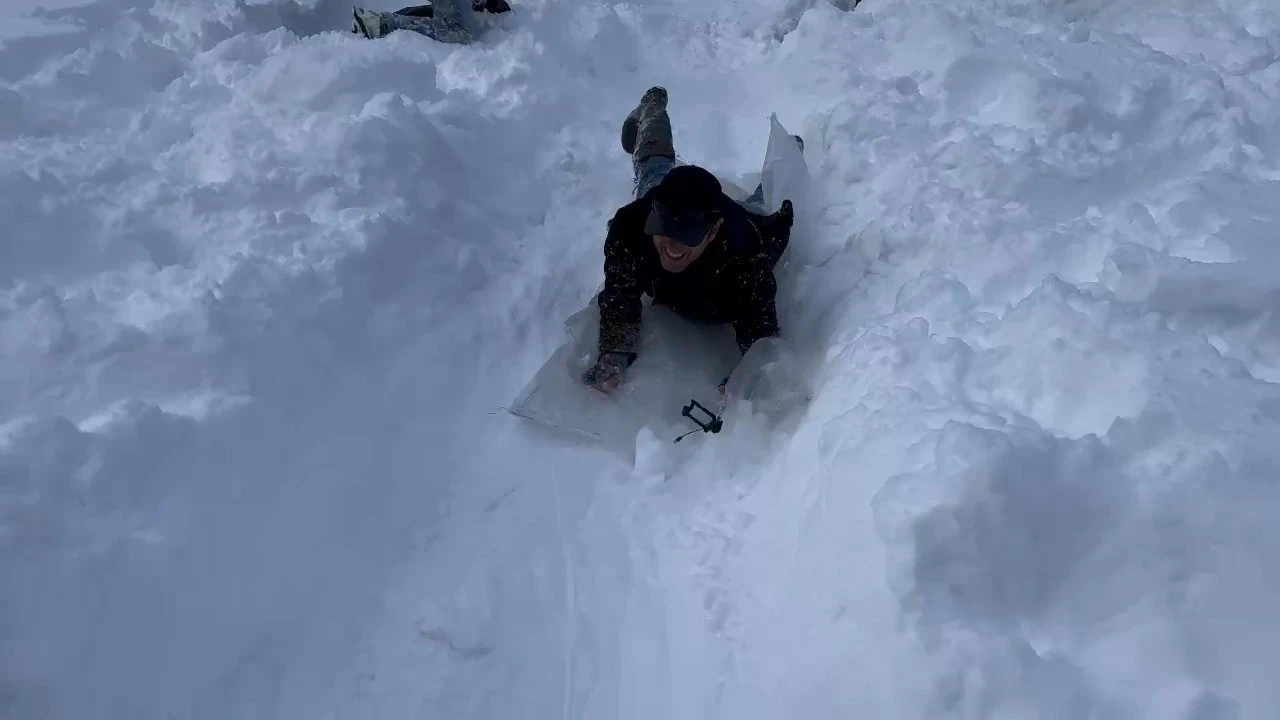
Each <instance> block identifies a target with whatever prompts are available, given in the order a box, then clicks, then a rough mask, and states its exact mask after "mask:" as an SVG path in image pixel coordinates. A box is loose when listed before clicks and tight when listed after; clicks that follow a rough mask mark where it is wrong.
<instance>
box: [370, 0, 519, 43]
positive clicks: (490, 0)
mask: <svg viewBox="0 0 1280 720" xmlns="http://www.w3.org/2000/svg"><path fill="white" fill-rule="evenodd" d="M466 2H467V0H434V2H432V3H431V4H429V5H414V6H411V7H406V8H401V9H399V10H396V11H395V12H379V11H377V10H367V9H365V8H362V7H355V8H353V9H352V11H351V12H352V15H353V16H354V18H355V19H354V20H353V21H352V23H351V32H353V33H356V34H357V35H364V36H365V37H367V38H369V39H377V38H380V37H384V36H386V35H389V34H391V33H392V32H394V31H396V30H410V31H412V32H416V33H418V34H420V35H426V36H427V37H429V38H434V39H435V40H439V41H440V42H443V43H451V44H454V45H467V44H469V43H471V42H473V41H474V40H475V38H476V36H477V35H478V34H479V32H480V29H481V27H480V25H481V24H480V22H479V21H478V20H477V19H476V17H475V13H479V12H487V13H493V14H499V13H505V12H511V6H510V5H508V4H507V0H471V3H470V9H468V8H467V7H465V6H464V3H466Z"/></svg>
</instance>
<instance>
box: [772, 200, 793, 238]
mask: <svg viewBox="0 0 1280 720" xmlns="http://www.w3.org/2000/svg"><path fill="white" fill-rule="evenodd" d="M795 218H796V216H795V210H794V208H792V207H791V201H790V200H783V201H782V207H780V208H778V212H776V213H774V214H773V216H772V218H771V219H772V220H773V232H774V237H779V238H785V237H789V236H790V235H791V225H792V224H793V223H795Z"/></svg>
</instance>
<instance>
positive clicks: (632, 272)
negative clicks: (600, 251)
mask: <svg viewBox="0 0 1280 720" xmlns="http://www.w3.org/2000/svg"><path fill="white" fill-rule="evenodd" d="M617 220H618V218H617V216H616V215H615V216H614V219H613V220H612V221H610V222H609V233H608V236H607V237H606V238H605V241H604V289H603V290H601V291H600V296H599V298H598V299H597V301H596V302H597V304H598V305H599V306H600V340H599V348H598V349H599V351H600V353H601V354H603V353H621V354H623V355H625V356H626V358H627V364H628V365H630V364H631V363H632V362H633V361H634V360H635V357H636V349H637V345H638V343H639V337H640V313H641V307H642V304H641V301H640V298H641V296H642V295H643V294H644V287H643V285H642V283H641V279H640V272H641V266H640V258H639V257H638V256H637V255H636V253H635V251H634V250H633V249H632V248H630V247H628V245H627V243H626V236H625V231H623V230H620V229H619V228H618V224H617Z"/></svg>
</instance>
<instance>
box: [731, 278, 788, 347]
mask: <svg viewBox="0 0 1280 720" xmlns="http://www.w3.org/2000/svg"><path fill="white" fill-rule="evenodd" d="M741 281H742V284H741V286H740V287H739V290H738V292H739V293H740V294H739V296H738V297H739V298H740V302H739V305H738V308H739V311H738V316H737V317H736V318H734V320H733V331H734V334H735V335H736V337H737V341H738V350H739V352H741V353H742V354H743V355H745V354H746V353H747V351H748V350H750V349H751V346H752V345H754V344H755V342H756V341H757V340H759V339H761V338H766V337H776V336H777V335H778V333H779V328H778V305H777V295H778V281H777V280H776V279H775V278H774V276H773V268H772V267H771V264H770V263H769V262H768V261H767V259H766V258H764V257H763V256H762V257H759V258H757V261H756V262H753V263H752V264H751V265H749V266H748V267H747V269H746V270H745V271H744V272H743V273H742V277H741Z"/></svg>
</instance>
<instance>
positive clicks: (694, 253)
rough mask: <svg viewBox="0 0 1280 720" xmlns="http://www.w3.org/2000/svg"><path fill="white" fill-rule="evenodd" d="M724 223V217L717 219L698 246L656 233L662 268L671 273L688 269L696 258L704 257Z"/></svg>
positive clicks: (654, 238) (654, 239)
mask: <svg viewBox="0 0 1280 720" xmlns="http://www.w3.org/2000/svg"><path fill="white" fill-rule="evenodd" d="M723 223H724V218H720V219H719V220H716V222H715V224H714V225H712V226H711V227H710V228H709V229H708V230H707V234H706V236H704V237H703V238H702V242H700V243H698V245H697V247H689V246H688V245H685V244H684V243H681V242H679V241H677V240H675V239H673V238H669V237H667V236H665V235H654V236H653V245H654V247H655V248H657V249H658V260H659V261H661V262H662V269H663V270H666V271H667V272H671V273H678V272H683V271H684V270H685V269H687V268H688V267H689V266H690V265H692V264H693V261H694V260H697V259H698V258H700V257H702V253H704V252H706V251H707V246H709V245H710V244H711V243H713V242H715V239H716V233H717V232H718V231H719V230H720V226H721V225H722V224H723Z"/></svg>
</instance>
